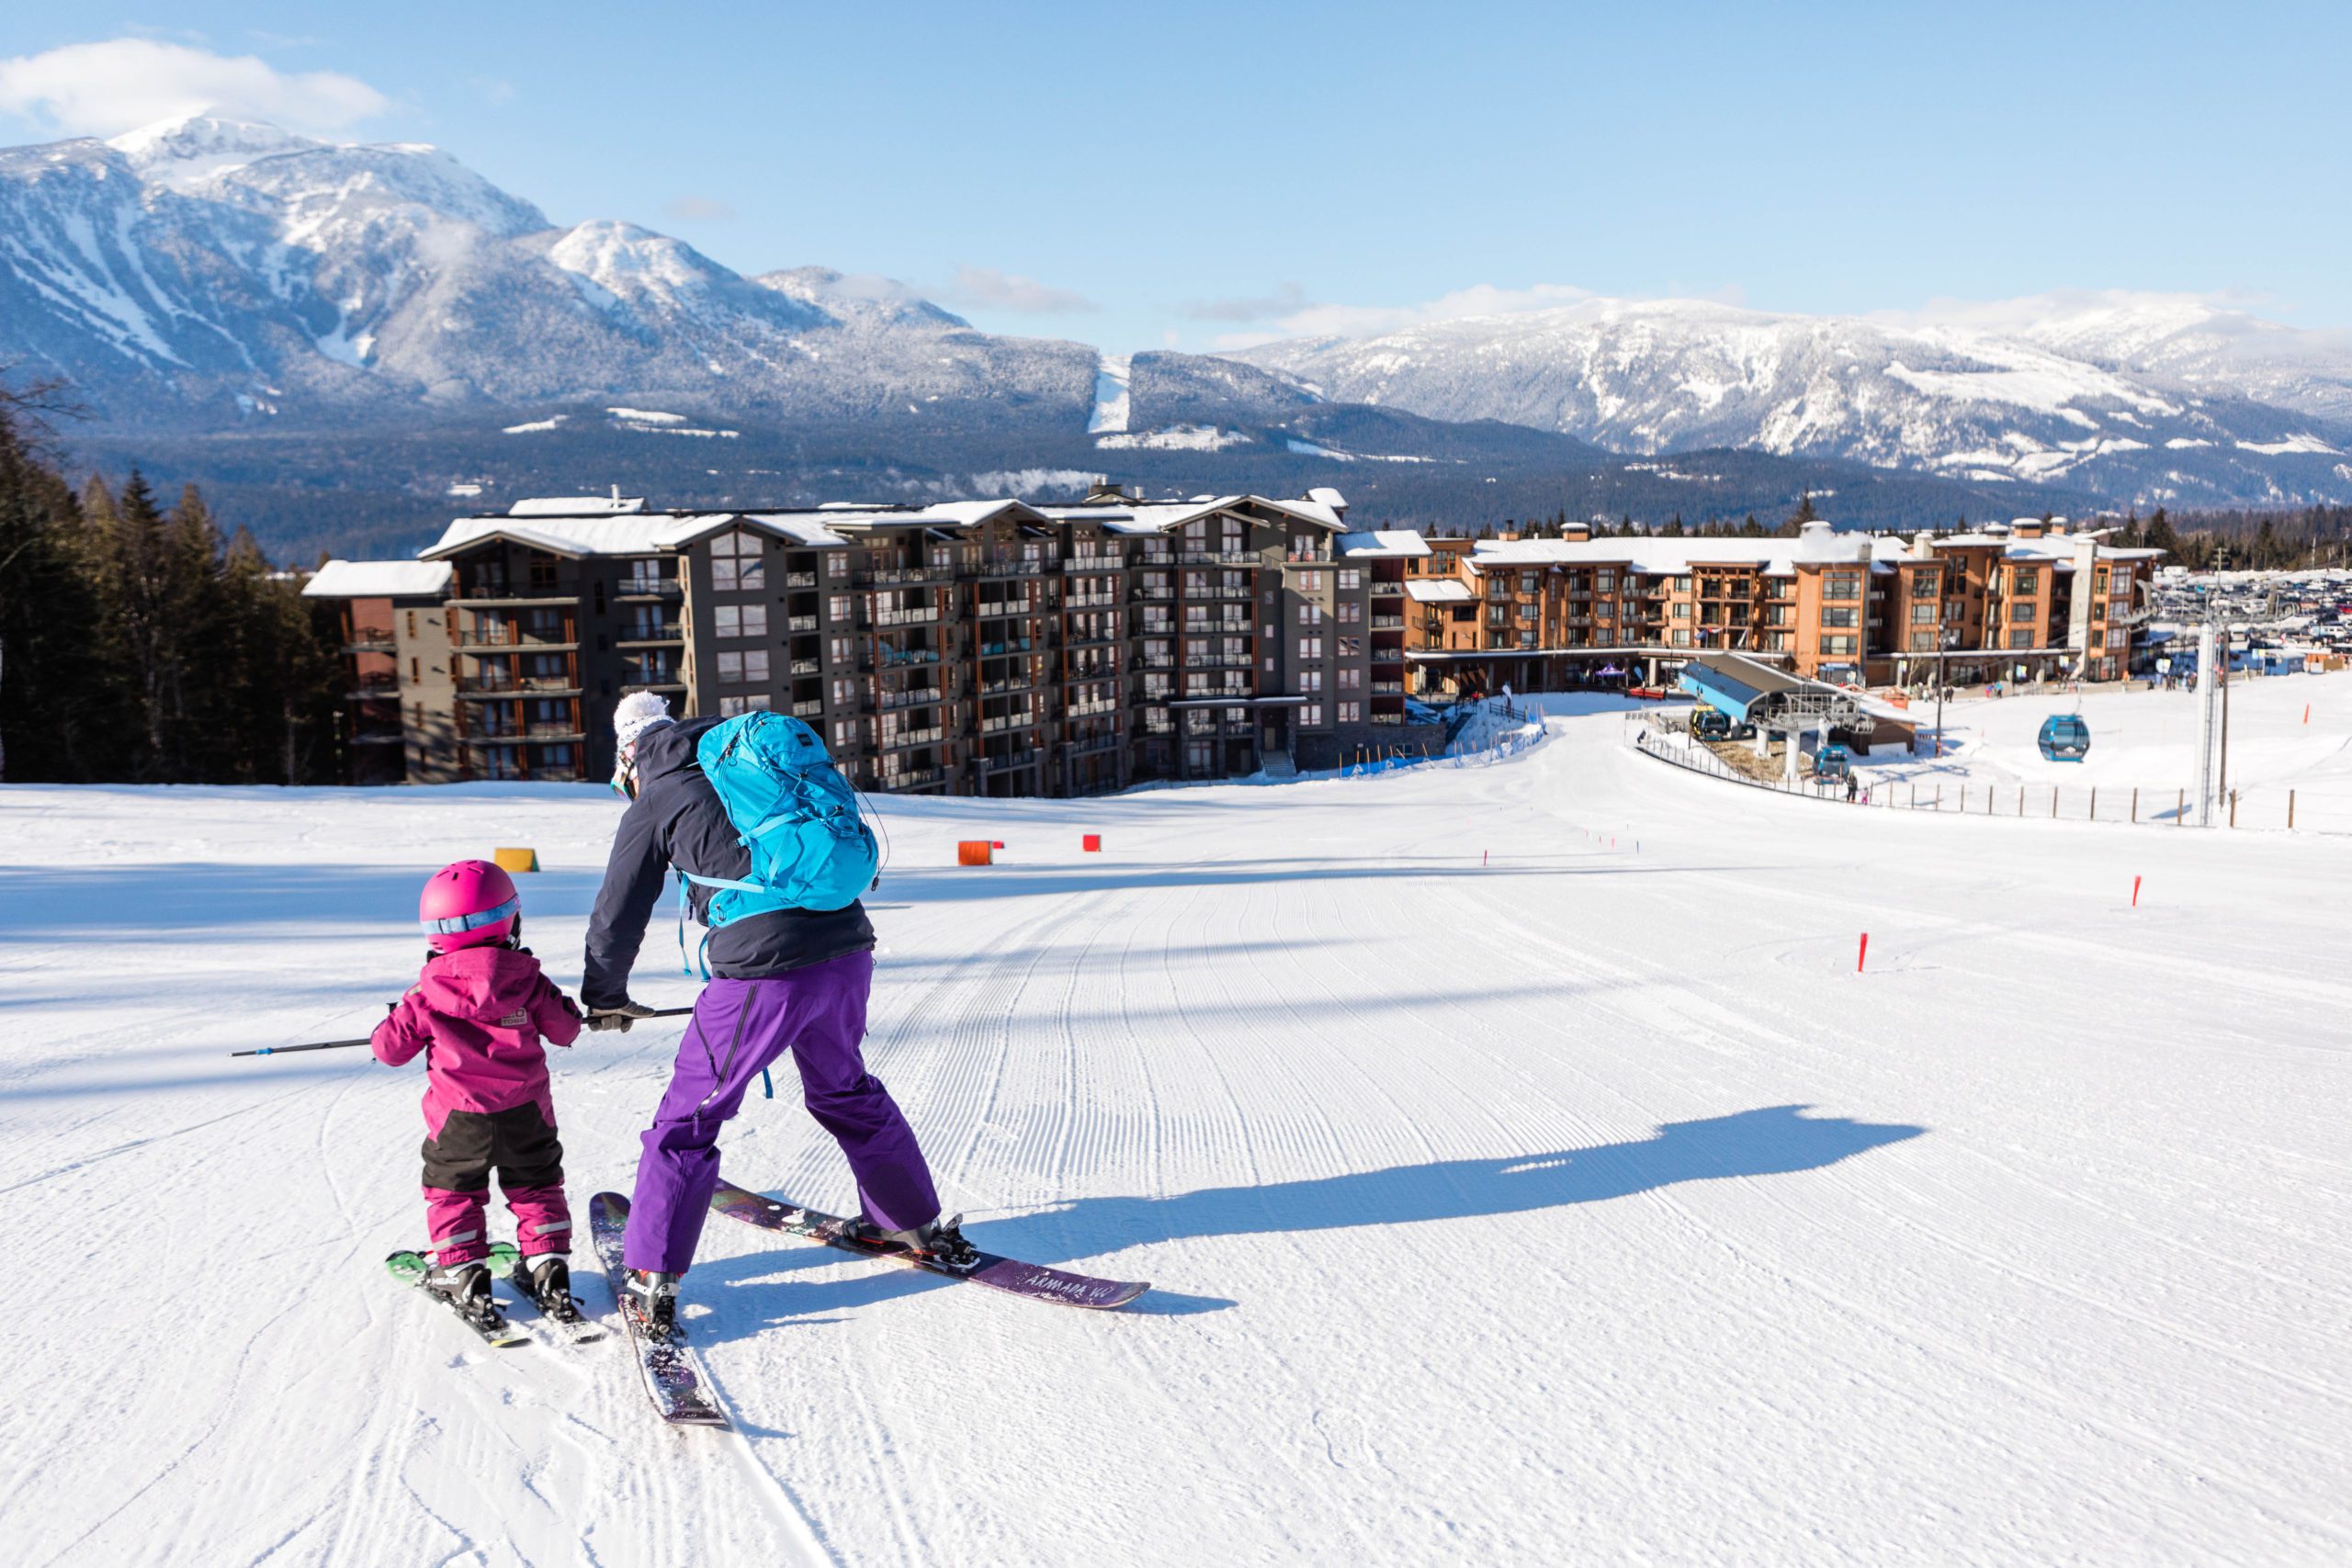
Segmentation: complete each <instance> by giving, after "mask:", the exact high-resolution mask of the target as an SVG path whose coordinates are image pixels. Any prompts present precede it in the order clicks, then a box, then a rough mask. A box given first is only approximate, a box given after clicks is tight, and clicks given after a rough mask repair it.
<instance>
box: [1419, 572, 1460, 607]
mask: <svg viewBox="0 0 2352 1568" xmlns="http://www.w3.org/2000/svg"><path fill="white" fill-rule="evenodd" d="M1405 596H1406V597H1407V598H1408V599H1412V600H1415V601H1418V602H1419V603H1420V604H1454V603H1456V602H1458V601H1460V600H1464V599H1467V598H1469V597H1470V585H1469V584H1468V583H1466V582H1464V581H1462V580H1461V579H1460V578H1458V577H1408V578H1407V579H1406V580H1405Z"/></svg>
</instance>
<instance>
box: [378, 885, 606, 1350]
mask: <svg viewBox="0 0 2352 1568" xmlns="http://www.w3.org/2000/svg"><path fill="white" fill-rule="evenodd" d="M417 919H418V923H419V924H420V925H422V926H423V927H424V940H425V947H426V956H425V960H424V972H423V973H422V974H420V975H419V976H417V980H416V985H415V986H414V987H413V988H412V989H411V990H410V991H409V993H408V994H407V995H406V996H404V997H402V998H401V999H400V1000H399V1001H398V1002H396V1003H394V1004H393V1006H392V1010H391V1016H390V1018H387V1019H386V1020H384V1021H383V1022H381V1023H379V1024H378V1025H377V1026H376V1032H375V1033H374V1035H373V1036H372V1037H371V1038H370V1039H369V1042H368V1043H369V1046H370V1048H372V1049H373V1050H374V1052H375V1053H376V1057H377V1059H378V1060H379V1061H380V1062H383V1063H385V1064H386V1065H387V1066H395V1067H397V1066H401V1065H402V1064H404V1063H406V1062H408V1061H409V1060H410V1059H411V1058H413V1057H414V1056H415V1055H416V1054H417V1053H418V1052H419V1051H423V1052H424V1054H425V1056H424V1066H425V1089H424V1124H425V1128H426V1130H427V1133H428V1136H427V1137H426V1138H425V1140H424V1206H425V1223H426V1225H427V1227H428V1229H429V1230H430V1232H431V1234H432V1238H433V1247H434V1259H433V1261H434V1264H435V1268H434V1269H433V1271H432V1272H431V1273H430V1274H428V1275H427V1276H426V1277H425V1280H424V1284H425V1288H426V1289H428V1290H430V1291H432V1292H434V1293H435V1294H436V1295H439V1296H442V1297H444V1298H445V1299H447V1301H448V1302H449V1303H451V1304H452V1305H454V1306H455V1307H457V1309H458V1311H459V1312H460V1313H462V1314H465V1316H466V1317H467V1318H469V1319H470V1320H472V1321H474V1322H476V1323H477V1324H481V1323H488V1324H490V1325H492V1326H494V1325H496V1323H497V1321H498V1315H499V1314H498V1309H497V1307H496V1306H495V1305H493V1304H492V1301H491V1295H490V1268H489V1265H488V1262H487V1259H488V1258H489V1257H490V1237H489V1234H488V1226H487V1224H485V1214H486V1212H487V1210H488V1208H489V1202H490V1173H491V1170H492V1168H493V1167H495V1168H497V1171H498V1179H499V1185H500V1187H502V1188H503V1190H505V1193H506V1206H507V1207H508V1208H509V1209H512V1210H513V1211H514V1212H515V1230H516V1232H517V1233H518V1235H517V1239H518V1240H519V1241H520V1243H521V1250H522V1254H523V1264H522V1271H521V1273H520V1275H519V1276H518V1279H517V1283H519V1284H520V1285H521V1286H522V1287H523V1288H524V1289H525V1290H526V1292H529V1294H530V1296H531V1298H532V1300H534V1301H536V1302H537V1303H538V1304H539V1310H540V1311H542V1312H544V1313H546V1314H548V1316H549V1317H551V1318H554V1319H556V1320H558V1321H559V1322H564V1323H571V1322H575V1321H577V1320H578V1317H579V1306H578V1303H575V1302H573V1300H572V1299H571V1263H570V1260H569V1258H568V1257H567V1256H566V1255H567V1254H568V1253H570V1251H571V1208H570V1207H569V1206H568V1205H567V1204H566V1203H565V1202H564V1199H563V1146H562V1145H560V1144H559V1143H558V1142H557V1141H556V1132H555V1101H554V1099H553V1098H552V1096H551V1095H550V1093H549V1089H548V1059H547V1053H546V1051H545V1050H543V1049H542V1048H541V1046H540V1041H541V1039H542V1038H545V1039H548V1040H552V1041H554V1042H555V1043H557V1044H559V1045H569V1044H571V1043H572V1042H573V1041H574V1040H576V1039H578V1038H579V1036H580V1029H581V1023H582V1020H581V1016H580V1011H579V1010H578V1009H577V1008H576V1007H574V1006H573V1005H572V1003H571V998H568V997H566V996H565V995H564V994H563V993H562V992H561V991H560V990H558V989H557V988H556V987H555V984H554V983H553V982H552V981H550V980H549V979H548V977H547V976H545V975H544V974H542V973H541V972H540V970H539V961H538V960H537V959H536V958H534V957H532V956H531V953H530V950H529V949H528V948H526V947H525V946H523V945H522V930H523V900H522V898H521V897H520V896H519V895H518V894H517V893H516V892H515V883H514V879H513V878H511V877H509V876H508V875H507V874H506V873H505V872H504V871H503V870H502V869H501V868H500V867H498V866H496V865H493V864H492V863H490V862H488V861H480V860H461V861H458V862H456V863H453V864H450V865H447V866H444V867H442V868H441V870H439V871H438V872H435V874H434V875H433V878H432V880H431V881H429V882H427V883H426V884H425V885H424V896H423V897H421V898H419V899H418V900H417Z"/></svg>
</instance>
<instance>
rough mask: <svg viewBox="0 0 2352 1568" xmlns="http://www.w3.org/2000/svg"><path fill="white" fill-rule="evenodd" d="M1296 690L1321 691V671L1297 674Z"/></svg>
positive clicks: (1306, 671)
mask: <svg viewBox="0 0 2352 1568" xmlns="http://www.w3.org/2000/svg"><path fill="white" fill-rule="evenodd" d="M1298 689H1299V690H1300V691H1301V692H1319V691H1321V690H1322V689H1323V671H1320V670H1302V671H1299V672H1298Z"/></svg>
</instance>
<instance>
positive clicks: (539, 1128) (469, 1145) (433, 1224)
mask: <svg viewBox="0 0 2352 1568" xmlns="http://www.w3.org/2000/svg"><path fill="white" fill-rule="evenodd" d="M493 1169H495V1170H496V1171H497V1172H498V1185H499V1188H500V1190H502V1191H503V1192H504V1193H505V1195H506V1206H507V1208H509V1209H511V1210H513V1211H514V1213H515V1240H516V1241H517V1242H518V1243H519V1244H520V1246H521V1247H522V1252H523V1256H524V1257H526V1258H537V1257H538V1256H539V1255H540V1254H542V1253H548V1252H570V1251H571V1205H570V1204H569V1203H567V1202H566V1201H564V1196H563V1145H561V1144H560V1143H559V1142H558V1141H557V1139H556V1135H555V1129H554V1128H553V1127H552V1126H550V1125H548V1119H547V1117H546V1115H545V1114H544V1113H543V1112H542V1111H540V1109H539V1107H538V1106H537V1105H536V1104H525V1105H518V1106H516V1107H515V1108H514V1109H513V1110H511V1111H492V1112H488V1113H484V1112H481V1111H451V1112H449V1117H448V1120H447V1121H446V1122H443V1123H442V1124H441V1131H440V1132H439V1133H437V1134H435V1135H434V1136H432V1137H430V1138H427V1139H425V1140H424V1218H425V1224H426V1227H427V1229H428V1230H429V1231H430V1233H431V1235H432V1237H433V1252H434V1257H433V1260H434V1261H435V1263H437V1264H439V1265H440V1266H441V1267H442V1268H444V1269H447V1268H452V1267H454V1266H456V1265H458V1264H460V1263H471V1262H475V1261H477V1260H478V1259H481V1258H488V1257H489V1256H490V1224H489V1211H490V1174H491V1172H492V1170H493Z"/></svg>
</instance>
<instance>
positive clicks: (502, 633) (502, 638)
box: [452, 626, 580, 653]
mask: <svg viewBox="0 0 2352 1568" xmlns="http://www.w3.org/2000/svg"><path fill="white" fill-rule="evenodd" d="M452 641H453V645H454V646H455V647H456V648H457V649H458V652H460V653H473V652H477V651H488V652H492V653H505V652H515V651H521V652H526V653H568V652H571V650H573V649H577V648H578V647H579V646H580V644H579V643H578V642H576V641H574V640H572V637H571V628H570V627H568V626H567V627H566V628H564V631H563V634H562V635H561V636H560V637H531V636H526V635H525V634H524V632H523V630H522V628H521V627H519V626H476V627H469V628H467V629H465V630H461V631H459V632H458V634H457V636H456V637H455V638H453V639H452Z"/></svg>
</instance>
